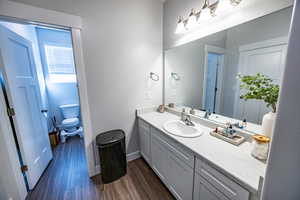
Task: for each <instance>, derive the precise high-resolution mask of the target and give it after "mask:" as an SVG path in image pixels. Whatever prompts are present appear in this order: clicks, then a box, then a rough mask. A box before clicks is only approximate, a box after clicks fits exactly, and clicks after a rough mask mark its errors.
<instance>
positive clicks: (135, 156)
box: [94, 151, 141, 175]
mask: <svg viewBox="0 0 300 200" xmlns="http://www.w3.org/2000/svg"><path fill="white" fill-rule="evenodd" d="M140 157H141V153H140V151H135V152H132V153H129V154H127V155H126V159H127V162H130V161H133V160H136V159H138V158H140ZM100 173H101V167H100V165H96V166H95V173H94V175H97V174H100Z"/></svg>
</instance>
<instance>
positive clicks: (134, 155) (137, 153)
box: [126, 151, 141, 162]
mask: <svg viewBox="0 0 300 200" xmlns="http://www.w3.org/2000/svg"><path fill="white" fill-rule="evenodd" d="M126 157H127V162H130V161H133V160H136V159H138V158H140V157H141V153H140V151H135V152H132V153H129V154H127V155H126Z"/></svg>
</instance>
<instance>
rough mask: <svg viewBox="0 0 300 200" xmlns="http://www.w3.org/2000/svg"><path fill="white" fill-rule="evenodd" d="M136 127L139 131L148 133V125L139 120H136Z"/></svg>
mask: <svg viewBox="0 0 300 200" xmlns="http://www.w3.org/2000/svg"><path fill="white" fill-rule="evenodd" d="M138 126H139V129H142V130H143V131H146V132H148V133H149V132H150V125H149V124H148V123H146V122H144V121H143V120H141V119H139V120H138Z"/></svg>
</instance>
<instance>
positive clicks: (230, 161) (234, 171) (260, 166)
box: [138, 111, 266, 191]
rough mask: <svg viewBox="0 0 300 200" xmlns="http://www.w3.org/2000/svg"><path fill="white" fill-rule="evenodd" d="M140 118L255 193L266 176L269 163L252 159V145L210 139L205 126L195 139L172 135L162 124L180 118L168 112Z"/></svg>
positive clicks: (143, 115)
mask: <svg viewBox="0 0 300 200" xmlns="http://www.w3.org/2000/svg"><path fill="white" fill-rule="evenodd" d="M138 117H139V118H141V119H143V120H144V121H146V122H148V123H149V124H151V125H152V126H154V127H155V128H157V129H159V130H161V131H162V132H164V133H165V134H166V135H168V136H170V137H171V138H173V139H175V140H176V141H177V142H179V143H181V144H182V145H184V146H186V147H187V148H189V149H190V150H192V151H193V152H194V153H195V154H196V155H198V156H200V157H202V158H204V159H206V160H208V161H209V162H211V163H212V164H214V165H215V166H216V167H218V168H220V169H222V171H225V172H226V173H228V175H230V176H232V177H233V178H234V179H237V180H239V182H241V183H242V184H243V185H244V187H247V188H248V189H251V190H252V191H257V190H258V185H259V177H260V176H262V177H264V175H265V168H266V164H265V163H263V162H261V161H259V160H257V159H255V158H253V157H252V156H251V150H252V146H251V143H249V142H244V143H243V144H241V145H240V146H234V145H232V144H229V143H227V142H225V141H223V140H220V139H218V138H215V137H213V136H211V135H210V134H209V132H210V131H212V129H211V128H208V127H205V126H201V127H202V128H203V130H204V134H203V135H202V136H200V137H196V138H183V137H178V136H175V135H172V134H169V133H167V132H166V131H165V130H164V129H163V124H164V123H165V122H166V121H168V120H174V119H179V117H178V116H177V115H174V114H171V113H168V112H165V113H158V112H154V111H152V112H147V113H142V114H138Z"/></svg>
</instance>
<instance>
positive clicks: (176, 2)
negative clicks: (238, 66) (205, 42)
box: [163, 0, 293, 49]
mask: <svg viewBox="0 0 300 200" xmlns="http://www.w3.org/2000/svg"><path fill="white" fill-rule="evenodd" d="M201 2H202V1H201V0H184V1H183V0H167V1H166V3H165V4H164V29H163V32H164V49H169V48H171V47H174V46H179V45H182V44H185V43H188V42H191V41H194V40H197V39H199V38H202V37H205V36H208V35H211V34H212V33H216V32H218V31H222V30H226V29H228V28H231V27H233V26H236V25H238V24H241V23H244V22H247V21H251V20H253V19H256V18H257V17H261V16H264V15H266V14H269V13H272V12H274V11H276V10H280V9H282V8H285V7H288V6H291V5H292V2H293V0H285V1H282V0H264V1H261V0H251V1H249V0H248V1H247V0H243V1H242V3H241V4H240V5H239V7H238V8H236V9H235V10H233V11H232V12H231V13H228V14H226V15H223V16H222V15H220V16H217V17H214V18H213V19H211V20H209V21H208V22H206V23H205V25H204V24H203V25H202V26H199V27H197V28H196V29H195V30H192V31H189V32H186V33H184V34H175V30H176V25H177V21H178V17H179V16H183V17H185V18H187V17H188V15H189V13H190V11H191V9H192V8H195V9H200V8H201Z"/></svg>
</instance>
